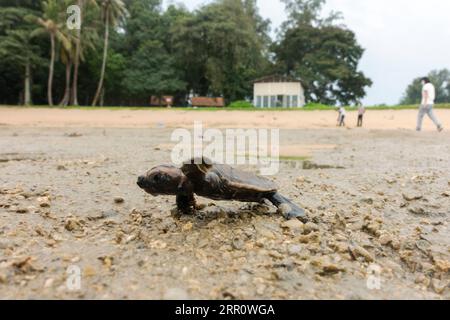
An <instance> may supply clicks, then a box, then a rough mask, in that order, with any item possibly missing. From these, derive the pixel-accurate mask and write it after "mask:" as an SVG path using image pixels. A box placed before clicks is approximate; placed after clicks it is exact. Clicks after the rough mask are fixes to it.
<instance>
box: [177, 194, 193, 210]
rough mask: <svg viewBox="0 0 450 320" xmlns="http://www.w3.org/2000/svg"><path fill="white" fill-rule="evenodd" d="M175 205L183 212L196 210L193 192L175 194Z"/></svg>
mask: <svg viewBox="0 0 450 320" xmlns="http://www.w3.org/2000/svg"><path fill="white" fill-rule="evenodd" d="M177 207H178V210H179V211H180V212H181V213H183V214H188V215H191V214H194V213H195V210H196V207H197V205H196V202H195V197H194V194H189V195H186V194H179V195H177Z"/></svg>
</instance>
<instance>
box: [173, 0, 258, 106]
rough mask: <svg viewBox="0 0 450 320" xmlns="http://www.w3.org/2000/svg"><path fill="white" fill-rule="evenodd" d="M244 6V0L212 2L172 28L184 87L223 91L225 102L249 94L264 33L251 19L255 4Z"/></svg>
mask: <svg viewBox="0 0 450 320" xmlns="http://www.w3.org/2000/svg"><path fill="white" fill-rule="evenodd" d="M245 4H246V5H247V7H246V6H245ZM249 5H252V3H251V2H249V1H247V2H246V3H244V2H243V1H241V0H216V1H214V2H213V3H210V4H208V5H205V6H203V7H202V8H200V9H199V10H198V11H196V12H195V13H194V14H193V15H191V16H189V17H186V18H185V19H182V20H181V21H180V23H178V25H177V26H175V27H174V29H173V30H172V37H173V38H172V39H173V43H174V47H175V50H176V52H177V55H178V57H179V58H178V59H180V61H182V64H183V66H184V73H185V75H186V77H185V79H186V80H187V83H188V84H189V89H192V90H194V91H195V92H196V93H199V94H202V95H206V94H212V95H215V96H218V95H222V96H224V97H225V98H226V100H228V101H230V100H231V101H234V100H241V99H244V98H246V97H248V96H250V94H251V80H253V79H254V78H256V77H257V76H258V75H259V73H260V72H261V70H262V68H263V66H264V63H265V61H266V57H265V56H264V52H265V44H266V40H267V38H266V36H267V34H266V33H265V30H264V27H262V24H261V25H260V24H258V23H259V22H260V21H255V17H256V16H257V12H256V11H255V10H256V7H255V6H250V7H249ZM249 8H251V9H252V10H253V11H249V10H248V9H249ZM258 27H261V28H258ZM266 52H267V50H266Z"/></svg>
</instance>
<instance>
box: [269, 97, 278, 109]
mask: <svg viewBox="0 0 450 320" xmlns="http://www.w3.org/2000/svg"><path fill="white" fill-rule="evenodd" d="M276 106H277V96H270V107H271V108H275V107H276Z"/></svg>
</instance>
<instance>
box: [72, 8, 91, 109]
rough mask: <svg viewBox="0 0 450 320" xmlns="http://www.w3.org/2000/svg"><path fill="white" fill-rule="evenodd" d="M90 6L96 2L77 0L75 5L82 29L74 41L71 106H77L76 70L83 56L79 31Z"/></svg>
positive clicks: (81, 37) (81, 36) (81, 38)
mask: <svg viewBox="0 0 450 320" xmlns="http://www.w3.org/2000/svg"><path fill="white" fill-rule="evenodd" d="M89 4H92V5H93V6H97V1H96V0H78V1H77V5H78V7H79V8H80V10H81V23H82V27H81V28H80V29H78V30H77V35H76V41H75V57H74V61H73V81H72V94H71V99H70V104H71V105H73V106H78V70H79V67H80V61H81V60H82V55H83V40H84V39H83V35H82V32H81V30H82V29H85V28H84V13H85V10H86V7H87V6H88V5H89Z"/></svg>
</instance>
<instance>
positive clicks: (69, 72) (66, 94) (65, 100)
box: [59, 61, 72, 107]
mask: <svg viewBox="0 0 450 320" xmlns="http://www.w3.org/2000/svg"><path fill="white" fill-rule="evenodd" d="M71 75H72V61H68V62H67V64H66V89H65V90H64V97H63V98H62V100H61V102H60V103H59V105H60V106H64V107H67V105H68V104H69V102H70V78H71Z"/></svg>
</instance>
